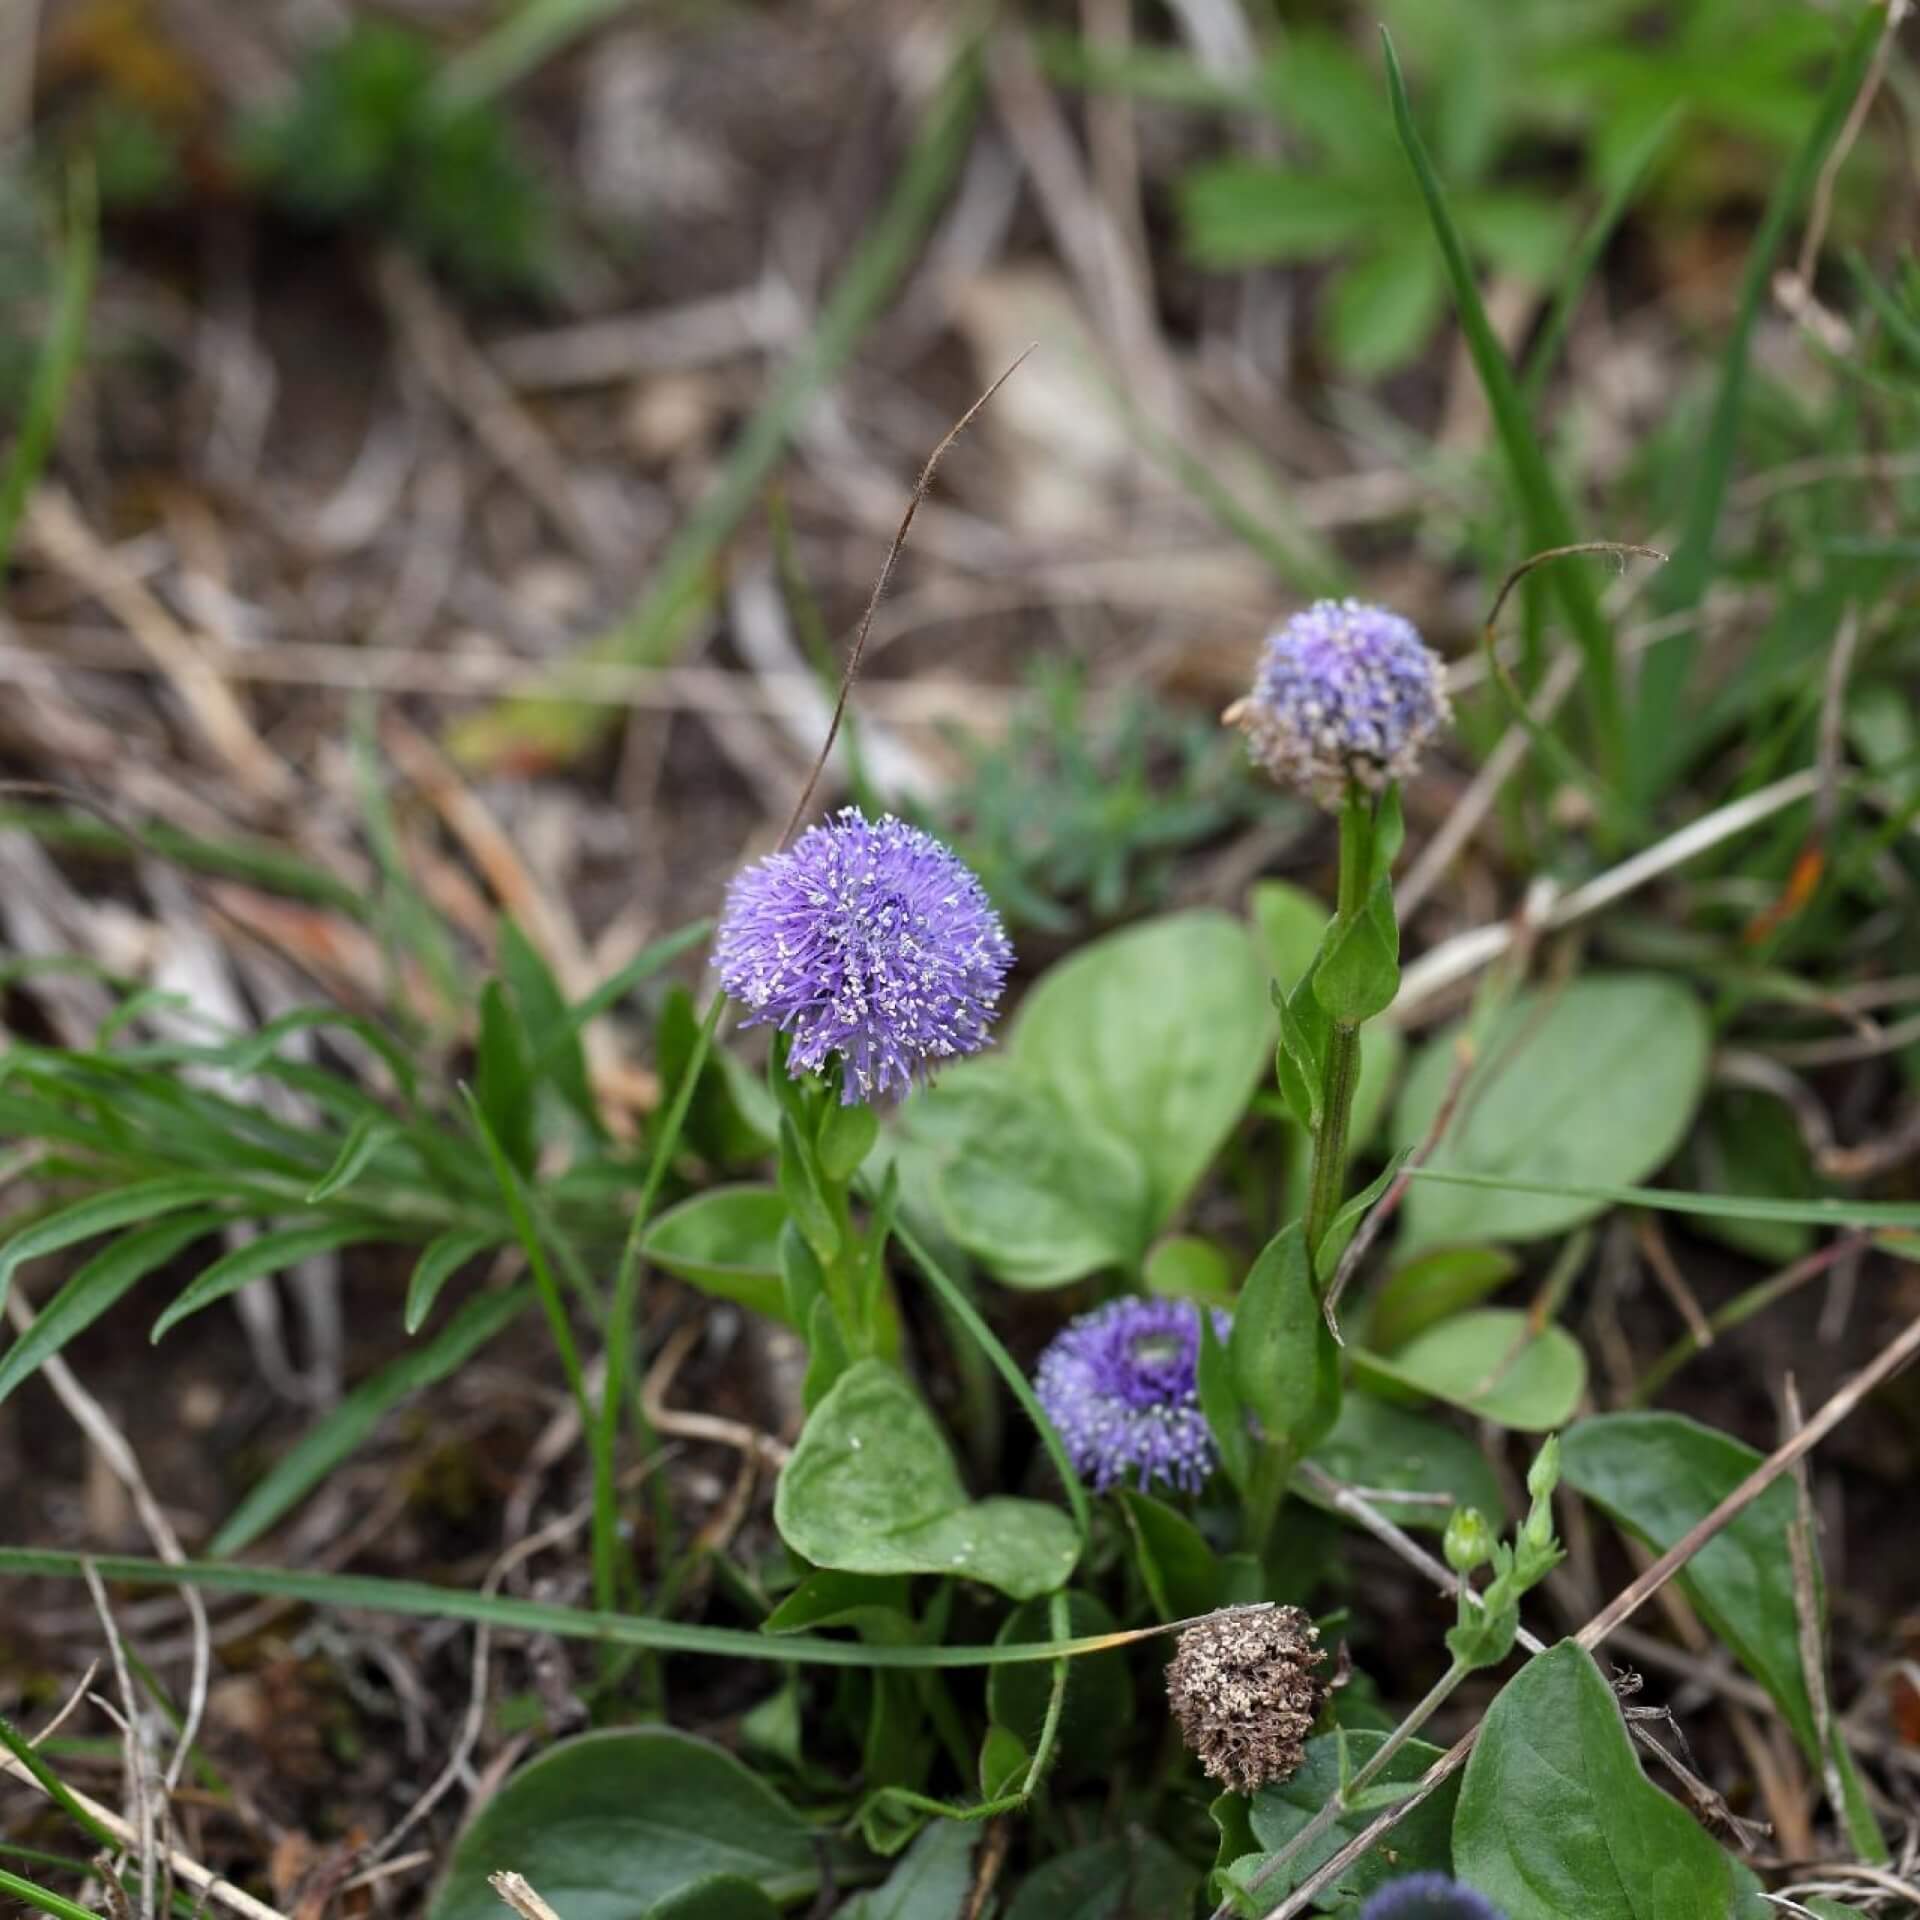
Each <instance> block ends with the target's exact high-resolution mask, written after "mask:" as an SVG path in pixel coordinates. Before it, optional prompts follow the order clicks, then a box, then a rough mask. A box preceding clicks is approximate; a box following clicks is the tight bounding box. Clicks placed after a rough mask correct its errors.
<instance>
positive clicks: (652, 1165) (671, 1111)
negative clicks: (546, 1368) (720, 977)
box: [596, 993, 727, 1604]
mask: <svg viewBox="0 0 1920 1920" xmlns="http://www.w3.org/2000/svg"><path fill="white" fill-rule="evenodd" d="M726 1006H727V1001H726V996H725V995H724V994H720V993H716V994H715V995H714V996H713V1004H712V1005H711V1006H710V1007H708V1009H707V1017H706V1018H705V1019H704V1020H703V1021H701V1023H700V1031H699V1032H698V1034H696V1035H695V1037H694V1042H693V1051H692V1053H690V1054H689V1055H688V1056H687V1065H686V1071H685V1072H684V1073H682V1074H681V1076H680V1084H679V1085H678V1086H677V1087H675V1088H674V1090H673V1099H672V1101H671V1102H670V1103H669V1105H668V1107H667V1111H666V1114H665V1116H664V1117H663V1118H662V1120H661V1122H660V1133H659V1136H658V1138H657V1139H656V1140H655V1141H654V1143H653V1151H652V1153H651V1154H650V1155H649V1156H648V1160H647V1177H646V1179H645V1181H644V1182H643V1183H642V1184H641V1188H640V1197H639V1199H638V1200H636V1201H635V1202H634V1205H633V1218H632V1219H631V1220H630V1221H629V1222H628V1223H627V1237H626V1242H625V1244H624V1245H623V1246H622V1247H621V1249H620V1265H619V1266H618V1268H616V1269H615V1272H614V1277H613V1298H612V1301H611V1303H610V1304H609V1306H608V1310H607V1377H606V1384H605V1386H604V1387H603V1388H602V1389H601V1393H600V1410H599V1419H598V1421H597V1423H596V1426H597V1430H598V1433H599V1444H600V1447H601V1448H602V1449H603V1450H604V1452H605V1453H606V1454H607V1456H608V1457H609V1458H611V1457H612V1455H613V1452H614V1450H615V1448H616V1446H617V1444H618V1441H619V1433H620V1406H621V1402H622V1401H623V1400H624V1399H625V1397H626V1392H627V1380H628V1377H629V1376H630V1375H631V1373H632V1371H633V1329H634V1322H635V1321H636V1320H637V1319H638V1317H639V1313H640V1242H641V1240H642V1238H643V1237H644V1236H645V1233H646V1230H647V1223H648V1222H649V1221H650V1220H651V1219H652V1218H653V1210H654V1208H655V1207H656V1206H657V1205H658V1204H659V1200H660V1190H661V1188H662V1187H663V1186H664V1185H665V1184H666V1178H667V1170H668V1168H669V1167H671V1166H672V1164H673V1156H674V1154H675V1152H676V1151H677V1150H678V1148H679V1145H680V1135H681V1132H682V1131H683V1130H684V1128H685V1127H686V1124H687V1114H688V1113H689V1112H690V1111H691V1109H692V1107H693V1095H694V1090H695V1088H697V1087H698V1085H699V1084H700V1075H701V1073H702V1072H703V1071H704V1070H705V1067H706V1064H707V1055H708V1054H709V1053H710V1052H712V1050H713V1043H714V1041H715V1039H716V1038H717V1037H718V1035H719V1032H720V1022H721V1019H722V1018H723V1017H724V1015H725V1012H726ZM637 1418H638V1421H639V1424H640V1439H641V1442H642V1444H643V1445H644V1444H646V1443H647V1442H648V1441H650V1440H651V1439H652V1435H651V1434H650V1433H649V1432H648V1430H647V1427H646V1414H645V1412H644V1411H642V1412H640V1413H639V1414H638V1416H637ZM655 1477H656V1479H658V1478H659V1476H657V1475H656V1476H655ZM662 1491H663V1492H664V1482H662ZM603 1604H604V1603H603Z"/></svg>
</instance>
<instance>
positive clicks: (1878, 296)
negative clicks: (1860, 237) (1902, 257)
mask: <svg viewBox="0 0 1920 1920" xmlns="http://www.w3.org/2000/svg"><path fill="white" fill-rule="evenodd" d="M1847 271H1848V273H1850V274H1851V275H1852V276H1853V284H1854V285H1855V286H1856V287H1857V288H1858V289H1859V291H1860V295H1861V297H1862V298H1863V299H1864V300H1865V301H1866V303H1867V305H1868V306H1870V307H1871V308H1872V309H1873V310H1874V313H1875V314H1876V315H1877V316H1878V317H1879V321H1880V324H1881V325H1882V326H1883V327H1885V328H1886V330H1887V338H1888V339H1889V340H1891V341H1892V342H1893V344H1894V345H1895V346H1896V347H1898V348H1899V349H1900V351H1901V353H1902V354H1903V355H1905V357H1906V359H1907V360H1908V362H1909V363H1910V365H1911V367H1912V369H1913V370H1914V371H1915V372H1920V325H1916V324H1915V322H1914V319H1913V316H1912V315H1911V314H1910V313H1908V312H1907V310H1906V308H1905V307H1903V306H1902V305H1901V304H1900V302H1899V301H1898V300H1896V299H1895V298H1894V297H1893V295H1892V294H1890V293H1889V292H1888V291H1887V290H1886V288H1885V287H1883V286H1882V285H1881V284H1880V282H1879V281H1878V280H1876V279H1875V278H1874V277H1873V269H1872V268H1871V267H1869V266H1868V265H1867V263H1866V261H1865V260H1864V259H1862V258H1861V256H1860V253H1859V251H1858V249H1857V248H1849V249H1848V252H1847Z"/></svg>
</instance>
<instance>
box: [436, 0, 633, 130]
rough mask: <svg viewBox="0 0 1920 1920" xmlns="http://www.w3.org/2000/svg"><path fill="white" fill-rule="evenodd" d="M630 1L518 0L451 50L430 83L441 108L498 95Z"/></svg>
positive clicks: (469, 104)
mask: <svg viewBox="0 0 1920 1920" xmlns="http://www.w3.org/2000/svg"><path fill="white" fill-rule="evenodd" d="M633 4H634V0H518V4H517V5H514V6H510V7H509V8H508V9H507V12H506V17H505V18H504V19H503V20H502V21H501V22H500V24H499V25H498V26H497V27H495V28H494V29H493V30H492V32H490V33H487V34H484V35H482V36H481V38H480V39H478V40H476V41H475V42H474V43H473V45H472V46H470V47H466V48H464V49H462V51H460V52H459V53H456V54H455V55H454V56H453V58H452V59H451V60H449V61H448V62H447V63H446V65H445V66H443V67H442V68H441V69H440V73H439V77H438V78H437V79H436V80H435V81H434V83H433V98H434V104H435V105H436V106H439V107H441V108H452V107H477V106H479V105H481V104H482V103H483V102H485V101H488V100H495V99H498V98H499V96H500V95H501V94H503V93H505V92H506V91H507V89H508V88H509V87H512V86H514V85H516V84H517V83H518V82H519V81H521V80H523V79H525V78H526V76H527V75H528V74H529V73H531V72H532V71H533V70H534V68H535V67H537V66H539V65H540V64H541V63H542V62H543V61H546V60H551V59H552V58H553V56H554V55H555V54H557V53H559V52H560V51H561V49H562V48H564V47H565V46H566V44H567V42H568V41H570V40H575V39H578V38H579V36H580V35H581V34H583V33H590V32H591V31H592V30H593V29H594V28H595V27H597V26H599V25H600V24H601V23H602V22H603V21H606V20H611V19H612V18H613V17H614V15H615V14H617V13H621V12H624V11H625V10H626V9H627V8H628V7H631V6H632V5H633Z"/></svg>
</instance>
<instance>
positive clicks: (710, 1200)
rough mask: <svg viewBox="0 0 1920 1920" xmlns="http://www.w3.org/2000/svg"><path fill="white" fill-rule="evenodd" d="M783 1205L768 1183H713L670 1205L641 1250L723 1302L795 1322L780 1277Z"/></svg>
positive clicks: (785, 1218)
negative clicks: (790, 1316)
mask: <svg viewBox="0 0 1920 1920" xmlns="http://www.w3.org/2000/svg"><path fill="white" fill-rule="evenodd" d="M786 1220H787V1203H786V1202H785V1201H784V1200H783V1199H782V1198H781V1197H780V1195H779V1194H778V1193H777V1192H776V1191H775V1190H774V1189H773V1188H772V1187H745V1186H742V1187H713V1188H711V1189H709V1190H708V1191H707V1192H705V1193H696V1194H695V1195H694V1196H693V1198H692V1199H690V1200H683V1201H681V1202H680V1204H679V1205H678V1206H677V1207H669V1208H668V1209H667V1211H666V1212H665V1213H663V1214H662V1215H661V1216H660V1217H659V1219H657V1220H656V1221H654V1223H653V1224H652V1226H650V1227H649V1228H648V1229H647V1232H646V1237H645V1239H644V1240H643V1241H642V1242H641V1250H642V1251H643V1252H644V1253H645V1254H646V1256H647V1258H648V1259H649V1260H651V1261H652V1262H653V1263H654V1265H655V1266H658V1267H664V1268H666V1270H667V1271H668V1272H669V1273H673V1274H678V1275H679V1276H680V1278H681V1279H682V1280H685V1281H687V1282H689V1283H690V1284H691V1285H693V1286H696V1287H698V1288H699V1289H700V1291H701V1292H702V1293H710V1294H713V1295H714V1296H716V1297H717V1298H719V1299H722V1300H732V1301H735V1302H737V1303H738V1304H739V1305H741V1306H743V1307H750V1308H752V1310H753V1311H754V1312H755V1313H764V1314H766V1315H768V1316H769V1317H770V1318H772V1319H775V1320H782V1321H786V1323H787V1324H788V1325H789V1326H791V1325H792V1324H793V1322H792V1321H791V1320H790V1319H789V1318H788V1314H787V1295H786V1288H785V1286H784V1285H783V1284H782V1282H781V1278H780V1229H781V1228H782V1227H783V1226H784V1225H785V1224H786Z"/></svg>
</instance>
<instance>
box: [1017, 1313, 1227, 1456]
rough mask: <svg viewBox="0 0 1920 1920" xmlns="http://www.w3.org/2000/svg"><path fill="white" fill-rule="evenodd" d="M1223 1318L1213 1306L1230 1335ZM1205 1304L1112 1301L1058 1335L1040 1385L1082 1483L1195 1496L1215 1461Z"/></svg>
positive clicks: (1037, 1373)
mask: <svg viewBox="0 0 1920 1920" xmlns="http://www.w3.org/2000/svg"><path fill="white" fill-rule="evenodd" d="M1229 1324H1230V1323H1229V1321H1228V1318H1227V1315H1226V1314H1225V1313H1224V1312H1223V1311H1222V1310H1221V1309H1220V1308H1218V1307H1215V1308H1214V1309H1213V1325H1214V1331H1215V1332H1216V1333H1218V1334H1219V1335H1220V1337H1221V1338H1222V1339H1223V1340H1224V1339H1225V1338H1226V1335H1227V1328H1228V1326H1229ZM1199 1365H1200V1309H1199V1308H1198V1307H1196V1306H1195V1305H1194V1303H1193V1302H1192V1301H1191V1300H1160V1299H1151V1300H1142V1299H1135V1298H1129V1299H1125V1300H1113V1301H1110V1302H1108V1304H1107V1305H1106V1306H1104V1307H1096V1308H1095V1309H1094V1310H1093V1312H1091V1313H1083V1314H1082V1315H1081V1316H1080V1317H1079V1319H1077V1320H1074V1321H1072V1322H1070V1323H1069V1324H1068V1325H1067V1326H1066V1327H1065V1328H1063V1329H1062V1331H1061V1332H1060V1333H1059V1334H1058V1335H1056V1336H1055V1338H1054V1340H1053V1342H1052V1344H1051V1345H1050V1346H1049V1347H1048V1348H1047V1350H1046V1351H1045V1352H1044V1353H1043V1354H1041V1356H1040V1364H1039V1366H1038V1367H1037V1368H1036V1369H1035V1370H1034V1376H1033V1384H1034V1390H1035V1391H1036V1392H1037V1393H1038V1394H1039V1396H1040V1404H1041V1405H1042V1406H1043V1407H1044V1408H1046V1410H1047V1418H1048V1419H1049V1420H1051V1421H1052V1422H1053V1424H1054V1426H1055V1427H1056V1428H1057V1429H1058V1430H1059V1433H1060V1438H1061V1439H1062V1440H1063V1441H1064V1442H1065V1443H1066V1449H1067V1455H1068V1458H1070V1459H1071V1460H1072V1462H1073V1465H1074V1469H1075V1471H1076V1472H1077V1473H1079V1474H1080V1476H1081V1477H1082V1478H1083V1479H1086V1480H1091V1481H1092V1482H1093V1486H1094V1490H1095V1491H1096V1492H1099V1493H1104V1492H1106V1490H1107V1489H1108V1488H1109V1487H1110V1486H1112V1485H1113V1484H1114V1482H1115V1481H1117V1480H1130V1481H1133V1482H1134V1483H1136V1484H1137V1485H1138V1486H1139V1488H1140V1490H1141V1491H1142V1492H1143V1493H1144V1492H1146V1491H1148V1490H1149V1489H1150V1488H1151V1487H1152V1486H1153V1484H1154V1483H1155V1482H1156V1481H1159V1482H1162V1483H1163V1484H1165V1485H1167V1486H1170V1487H1178V1488H1181V1489H1182V1490H1183V1491H1185V1492H1187V1493H1198V1492H1199V1491H1200V1489H1201V1487H1202V1486H1204V1485H1205V1484H1206V1479H1207V1476H1208V1474H1210V1473H1211V1472H1212V1471H1213V1469H1214V1465H1215V1462H1216V1458H1217V1456H1216V1454H1215V1452H1214V1445H1213V1435H1212V1433H1211V1432H1210V1431H1209V1430H1208V1427H1207V1421H1206V1416H1205V1415H1204V1414H1203V1413H1202V1412H1201V1411H1200V1389H1199Z"/></svg>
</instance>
